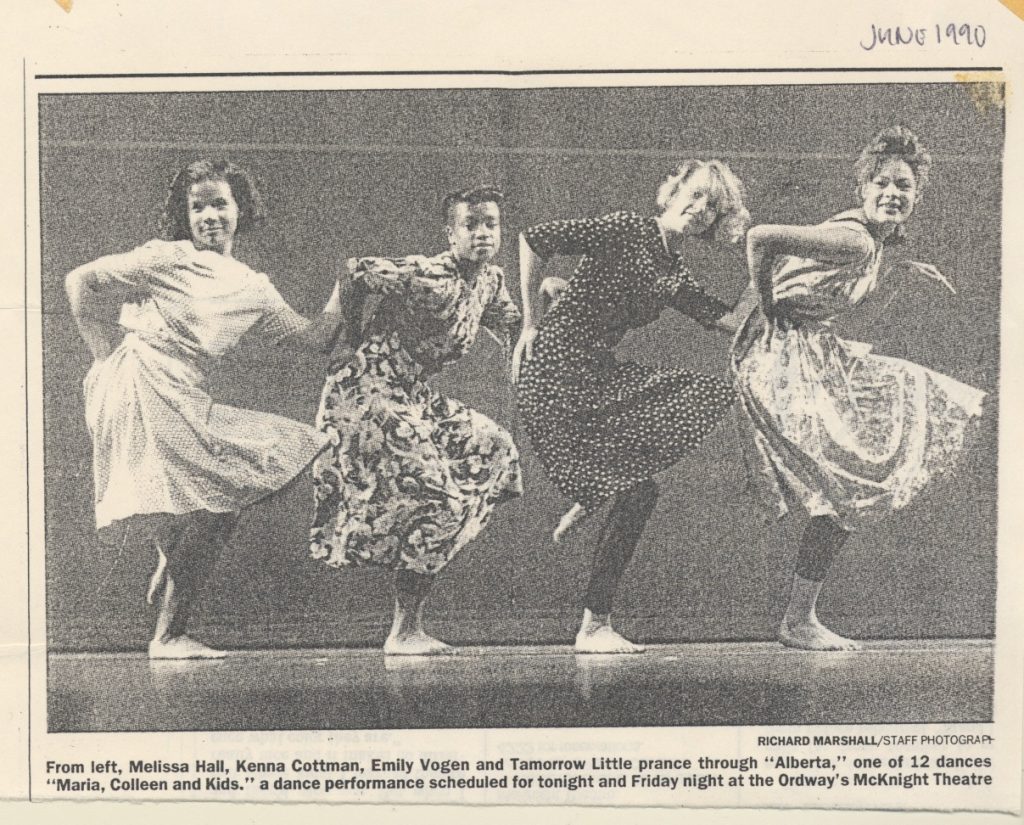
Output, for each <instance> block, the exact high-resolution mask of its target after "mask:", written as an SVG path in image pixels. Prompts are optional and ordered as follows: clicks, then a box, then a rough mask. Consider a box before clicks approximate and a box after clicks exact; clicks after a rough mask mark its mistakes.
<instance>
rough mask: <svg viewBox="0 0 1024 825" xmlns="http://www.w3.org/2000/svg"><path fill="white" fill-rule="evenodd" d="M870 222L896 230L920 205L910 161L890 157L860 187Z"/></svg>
mask: <svg viewBox="0 0 1024 825" xmlns="http://www.w3.org/2000/svg"><path fill="white" fill-rule="evenodd" d="M860 195H861V198H863V200H864V213H865V214H866V215H867V218H868V220H869V221H871V222H872V223H875V224H880V225H882V226H890V227H892V228H895V227H897V226H899V225H900V224H902V223H905V222H906V220H907V218H909V217H910V215H911V213H912V212H913V211H914V207H915V206H916V205H917V200H918V190H917V178H915V177H914V171H913V170H912V169H911V168H910V166H909V165H908V164H907V162H906V161H903V160H900V159H899V158H889V160H887V161H885V162H884V163H883V164H882V165H881V166H880V167H879V169H878V171H877V172H876V173H875V175H874V177H872V178H871V180H869V181H868V182H867V183H865V184H864V185H863V186H861V188H860Z"/></svg>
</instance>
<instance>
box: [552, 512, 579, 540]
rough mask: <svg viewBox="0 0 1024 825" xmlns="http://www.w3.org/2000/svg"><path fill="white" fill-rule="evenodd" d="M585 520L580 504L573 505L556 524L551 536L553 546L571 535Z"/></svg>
mask: <svg viewBox="0 0 1024 825" xmlns="http://www.w3.org/2000/svg"><path fill="white" fill-rule="evenodd" d="M586 518H587V512H586V510H584V509H583V506H582V505H581V504H574V505H573V506H572V507H571V508H570V509H569V511H568V512H567V513H566V514H565V515H564V516H562V520H561V521H559V522H558V526H557V527H556V528H555V532H554V535H553V538H554V541H555V544H558V543H559V542H560V541H561V540H562V539H564V538H565V537H566V536H568V535H570V534H571V533H573V532H574V531H575V530H576V528H578V527H579V526H580V524H582V523H583V522H584V521H585V520H586Z"/></svg>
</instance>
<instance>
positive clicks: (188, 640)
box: [149, 635, 228, 659]
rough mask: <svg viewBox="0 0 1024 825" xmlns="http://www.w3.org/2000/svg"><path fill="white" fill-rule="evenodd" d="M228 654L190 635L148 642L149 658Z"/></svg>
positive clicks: (216, 657) (222, 656)
mask: <svg viewBox="0 0 1024 825" xmlns="http://www.w3.org/2000/svg"><path fill="white" fill-rule="evenodd" d="M227 655H228V654H227V653H225V652H224V651H223V650H217V649H215V648H212V647H208V646H207V645H204V644H203V643H202V642H197V641H196V640H195V639H193V638H192V637H191V636H184V635H182V636H175V637H174V638H172V639H166V640H158V639H154V640H153V641H151V642H150V643H149V658H150V659H223V658H224V657H225V656H227Z"/></svg>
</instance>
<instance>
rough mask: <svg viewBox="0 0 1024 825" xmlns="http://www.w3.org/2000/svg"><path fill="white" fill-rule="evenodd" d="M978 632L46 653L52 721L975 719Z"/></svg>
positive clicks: (985, 652)
mask: <svg viewBox="0 0 1024 825" xmlns="http://www.w3.org/2000/svg"><path fill="white" fill-rule="evenodd" d="M992 653H993V647H992V643H991V642H990V641H972V640H929V641H900V642H875V643H869V644H868V645H867V646H866V649H865V650H862V651H858V652H849V653H809V652H803V651H796V650H788V649H785V648H783V647H781V646H780V645H778V644H769V643H702V644H686V645H682V644H672V645H655V646H653V647H651V648H649V649H648V651H647V652H646V653H644V654H640V655H632V656H596V655H575V654H573V653H572V651H571V649H570V648H568V647H471V648H462V649H460V652H459V654H458V655H456V656H448V657H385V656H384V655H383V654H382V653H381V652H380V651H379V650H373V649H334V650H308V649H307V650H299V649H291V650H246V651H239V652H236V653H233V654H232V655H230V656H229V657H228V658H227V659H223V660H217V661H182V662H150V661H149V660H148V659H147V658H146V657H145V656H144V655H143V654H141V653H138V654H136V653H111V654H103V653H82V654H71V653H67V654H51V655H50V656H49V659H48V666H49V673H48V679H49V691H48V709H49V721H48V727H49V729H50V730H51V731H54V732H60V731H164V730H208V731H214V730H352V729H381V728H386V729H402V728H503V727H633V726H652V725H656V726H657V725H661V726H676V725H679V726H690V725H798V724H844V723H885V722H889V723H894V722H979V721H990V720H991V718H992Z"/></svg>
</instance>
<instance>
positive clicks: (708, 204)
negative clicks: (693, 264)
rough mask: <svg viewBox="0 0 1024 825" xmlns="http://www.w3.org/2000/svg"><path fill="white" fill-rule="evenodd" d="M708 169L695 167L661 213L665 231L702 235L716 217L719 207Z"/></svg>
mask: <svg viewBox="0 0 1024 825" xmlns="http://www.w3.org/2000/svg"><path fill="white" fill-rule="evenodd" d="M713 184H714V181H713V180H712V175H711V170H710V169H709V168H708V167H707V166H704V167H701V168H700V169H697V170H696V171H695V172H694V173H693V174H692V175H690V177H688V178H687V179H686V180H684V181H683V182H682V183H681V184H680V185H679V188H678V189H677V190H676V194H675V197H674V198H672V200H671V201H669V204H668V206H666V207H665V211H664V212H662V213H661V225H662V227H664V229H665V230H666V231H667V232H674V233H676V234H678V235H701V234H703V233H704V232H706V231H707V230H708V229H709V228H710V227H711V225H712V224H713V223H714V222H715V220H716V219H717V218H718V208H717V203H716V199H715V198H714V193H713V191H712V190H713Z"/></svg>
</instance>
